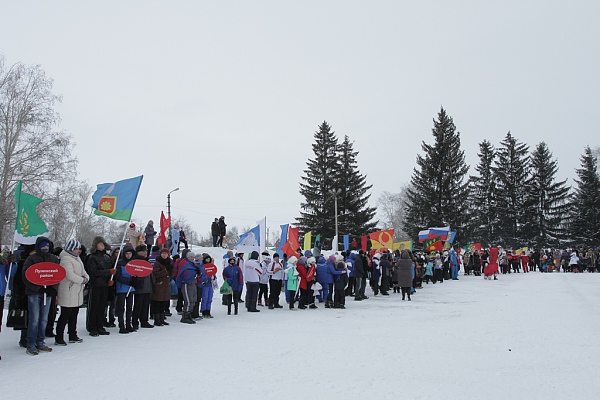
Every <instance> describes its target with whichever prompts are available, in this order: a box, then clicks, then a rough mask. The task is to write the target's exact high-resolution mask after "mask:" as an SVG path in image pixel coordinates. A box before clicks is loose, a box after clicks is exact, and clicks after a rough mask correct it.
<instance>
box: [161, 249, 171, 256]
mask: <svg viewBox="0 0 600 400" xmlns="http://www.w3.org/2000/svg"><path fill="white" fill-rule="evenodd" d="M162 253H167V254H169V255H171V252H170V251H169V249H167V248H166V247H165V248H162V249H160V252H159V253H158V254H162Z"/></svg>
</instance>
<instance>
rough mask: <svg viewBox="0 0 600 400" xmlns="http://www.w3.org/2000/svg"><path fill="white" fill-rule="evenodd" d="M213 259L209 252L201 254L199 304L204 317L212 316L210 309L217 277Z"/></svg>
mask: <svg viewBox="0 0 600 400" xmlns="http://www.w3.org/2000/svg"><path fill="white" fill-rule="evenodd" d="M213 261H214V260H213V259H212V257H211V256H210V255H209V254H204V255H203V256H202V267H201V270H202V273H203V274H202V279H201V285H202V305H201V306H200V311H201V313H202V317H204V318H213V316H212V315H210V309H211V306H212V299H213V295H214V286H215V282H216V279H217V275H216V274H217V266H216V265H215V264H214V262H213Z"/></svg>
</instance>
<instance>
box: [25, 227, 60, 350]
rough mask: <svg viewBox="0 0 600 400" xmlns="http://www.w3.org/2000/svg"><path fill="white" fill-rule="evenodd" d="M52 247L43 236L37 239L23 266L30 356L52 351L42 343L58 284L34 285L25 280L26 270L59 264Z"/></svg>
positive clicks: (48, 240)
mask: <svg viewBox="0 0 600 400" xmlns="http://www.w3.org/2000/svg"><path fill="white" fill-rule="evenodd" d="M52 247H53V246H52V242H51V241H50V239H48V238H47V237H44V236H40V237H38V238H37V240H36V242H35V253H34V254H32V255H30V256H29V257H28V258H27V260H25V263H24V264H23V275H22V278H23V282H24V283H25V288H26V294H27V305H28V310H29V315H28V324H27V350H26V353H27V354H29V355H32V356H34V355H37V354H39V352H40V351H43V352H50V351H52V349H51V348H50V347H48V346H47V345H46V343H44V339H45V338H46V325H47V323H48V312H49V311H50V304H51V300H52V297H55V296H56V294H57V289H58V284H56V285H52V286H40V285H36V284H35V283H33V282H31V281H30V280H29V279H27V270H28V269H29V268H31V267H32V266H33V265H35V264H37V263H41V262H50V263H55V264H60V262H59V260H58V257H56V256H55V255H54V254H52Z"/></svg>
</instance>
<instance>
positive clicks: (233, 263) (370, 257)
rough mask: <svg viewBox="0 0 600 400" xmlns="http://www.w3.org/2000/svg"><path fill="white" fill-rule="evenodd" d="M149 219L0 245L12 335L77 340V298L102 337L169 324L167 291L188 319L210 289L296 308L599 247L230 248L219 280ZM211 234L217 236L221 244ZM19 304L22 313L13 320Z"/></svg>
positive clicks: (594, 257)
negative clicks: (138, 227) (115, 231)
mask: <svg viewBox="0 0 600 400" xmlns="http://www.w3.org/2000/svg"><path fill="white" fill-rule="evenodd" d="M218 222H219V221H216V223H217V225H218ZM152 228H153V227H152V221H150V222H149V223H148V226H147V227H146V229H145V232H144V233H145V234H144V236H143V238H144V242H142V243H141V242H140V236H139V235H136V234H135V225H133V224H132V225H131V226H130V231H129V241H128V242H127V243H126V244H124V245H123V246H121V247H117V248H114V249H111V246H110V245H109V244H108V243H107V242H106V241H105V240H104V239H103V238H102V237H96V238H95V239H94V240H93V242H92V244H91V247H90V249H89V251H88V250H87V249H86V247H85V246H84V245H82V244H81V243H80V242H79V241H78V240H76V239H71V240H69V241H68V242H67V243H66V244H65V245H64V246H63V247H62V248H54V245H53V243H52V241H51V240H50V239H48V238H47V237H39V238H38V239H37V241H36V243H35V245H25V246H20V247H19V249H17V250H16V251H14V252H13V253H10V252H9V251H6V252H5V253H3V257H2V262H1V263H0V268H2V269H1V270H0V275H2V276H3V278H4V279H0V295H1V297H0V301H1V302H2V304H1V305H2V306H3V303H4V292H5V291H6V289H7V286H8V284H9V283H10V286H11V289H12V292H11V297H10V304H9V313H10V316H11V317H15V319H14V320H12V323H11V327H12V328H13V329H15V330H20V331H21V335H20V340H19V345H20V346H21V347H24V348H25V349H26V350H25V351H26V353H27V354H29V355H37V354H39V353H40V352H51V351H52V348H51V347H50V346H48V344H46V339H47V338H54V345H56V346H66V345H67V344H74V343H80V342H82V341H83V339H81V338H80V337H79V333H78V331H77V320H78V314H79V310H80V308H82V307H86V308H87V312H86V330H87V332H88V333H89V336H91V337H99V336H105V335H109V334H110V332H109V331H108V330H107V329H106V328H113V327H114V328H116V327H117V324H118V333H119V334H129V333H132V332H136V331H138V330H140V329H143V328H147V329H149V328H153V327H154V326H168V325H169V322H167V318H168V317H172V316H173V314H172V313H171V311H170V310H171V300H173V301H174V302H175V309H176V311H177V313H178V314H179V315H181V319H180V322H181V323H184V324H195V323H196V321H198V320H200V319H203V318H207V319H210V318H213V316H212V315H211V309H212V303H213V297H214V296H215V291H217V290H218V291H219V292H220V294H221V295H222V296H221V304H222V305H224V306H226V307H227V314H228V315H231V314H232V313H233V315H237V314H238V312H239V304H244V307H245V308H246V310H247V312H250V313H255V312H260V311H261V310H260V309H259V307H266V308H267V309H269V310H274V309H278V308H284V305H283V299H285V304H286V305H287V308H288V309H289V310H293V311H296V310H298V309H300V310H306V309H317V308H319V305H322V306H323V307H324V308H333V309H345V307H346V298H350V299H353V300H354V301H363V300H366V299H368V297H367V296H366V294H365V290H366V287H367V281H368V282H369V285H370V287H371V291H372V293H373V295H375V296H379V295H381V296H389V295H390V291H392V292H393V293H399V294H401V295H402V300H408V301H411V300H412V298H411V296H412V295H414V294H415V293H416V289H419V288H422V287H423V283H425V284H429V283H430V282H431V283H432V284H436V283H443V282H444V281H446V280H458V279H459V277H458V276H459V271H460V270H462V271H464V274H465V275H475V276H480V275H482V274H483V275H484V278H485V279H498V275H499V274H510V273H520V272H524V273H527V272H534V271H536V270H539V271H540V272H545V273H548V272H559V271H562V272H573V273H577V272H583V271H588V272H595V271H598V272H600V264H599V263H600V258H599V257H598V250H593V249H590V250H585V251H582V250H578V249H573V250H555V249H549V250H543V251H540V250H533V251H511V250H504V249H502V248H501V247H496V246H490V247H489V248H488V249H482V250H481V251H480V250H475V251H472V252H471V251H467V252H465V253H464V254H461V250H460V249H450V250H448V251H440V252H431V253H425V252H418V253H413V252H412V251H410V250H402V251H400V250H397V251H395V252H391V251H388V250H386V249H380V250H377V251H371V252H365V251H363V250H358V251H348V252H340V253H337V252H335V253H334V254H331V255H329V256H325V255H323V254H321V251H320V249H318V248H315V249H313V250H306V251H302V250H301V249H298V253H297V254H295V255H292V256H290V257H288V256H287V255H285V254H279V253H277V252H273V251H264V252H262V253H261V254H259V252H257V251H252V252H251V253H250V254H247V255H246V254H244V253H241V252H238V253H234V252H233V251H232V250H229V251H227V253H226V254H225V255H224V256H223V260H222V265H221V268H220V270H221V274H220V277H221V280H220V281H219V279H218V275H219V274H218V270H219V268H218V267H217V265H216V262H215V260H214V259H213V258H212V257H211V255H209V254H207V253H203V254H196V253H194V252H193V251H191V250H190V249H188V248H185V249H183V251H182V252H181V256H180V255H179V249H178V248H177V246H172V247H171V248H168V247H165V246H155V245H154V243H153V241H154V235H156V232H155V231H153V229H152ZM220 234H221V231H219V235H220ZM215 236H216V235H215ZM218 239H219V238H218V237H217V238H216V241H215V242H214V243H213V244H214V245H218ZM186 247H187V243H186ZM246 256H247V259H246ZM133 260H143V261H148V262H149V263H150V264H151V265H152V273H150V274H149V275H146V276H143V277H142V276H132V275H130V273H128V269H127V265H128V263H130V262H131V261H133ZM40 262H50V263H56V264H60V265H61V266H62V267H63V268H64V270H65V272H66V277H65V278H64V279H63V280H62V281H61V282H60V283H58V284H56V285H52V286H40V285H37V284H35V283H34V282H31V281H30V280H29V279H28V278H27V274H26V272H27V270H28V269H29V268H31V267H32V266H34V265H35V264H37V263H40ZM9 266H10V267H9ZM13 266H14V267H15V268H13ZM11 277H12V279H10V278H11ZM219 282H222V285H221V286H219ZM244 291H245V297H244V300H242V293H243V292H244ZM282 292H283V296H282ZM175 299H176V301H175ZM57 306H59V307H60V314H59V313H58V307H57ZM0 310H3V307H0ZM24 311H26V313H27V314H26V315H27V317H26V322H25V321H21V322H20V324H19V323H14V321H15V320H18V318H16V317H18V316H19V315H21V316H23V315H24V313H23V312H24ZM57 315H58V318H57ZM0 318H1V314H0ZM150 320H152V321H153V323H151V322H150ZM7 325H8V323H7ZM65 330H66V331H67V335H65Z"/></svg>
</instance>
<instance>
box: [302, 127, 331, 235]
mask: <svg viewBox="0 0 600 400" xmlns="http://www.w3.org/2000/svg"><path fill="white" fill-rule="evenodd" d="M314 138H315V141H314V143H313V145H312V149H313V154H314V155H315V158H314V159H309V160H308V161H307V162H306V166H307V169H305V170H304V175H303V176H302V182H300V194H301V195H302V196H303V197H304V202H302V203H301V204H300V208H301V209H302V211H300V217H298V218H297V221H298V227H299V228H300V232H301V233H306V232H310V231H312V232H313V233H314V234H321V238H322V240H321V242H323V240H324V239H326V238H332V237H333V236H334V235H335V215H334V198H333V196H332V195H331V191H332V190H335V189H337V188H336V185H335V182H336V179H337V175H338V174H339V167H338V160H339V158H338V148H339V145H338V139H337V136H336V135H335V132H333V131H332V130H331V126H330V125H329V124H328V123H327V122H326V121H323V123H322V124H321V125H319V130H318V131H316V132H315V134H314Z"/></svg>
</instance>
